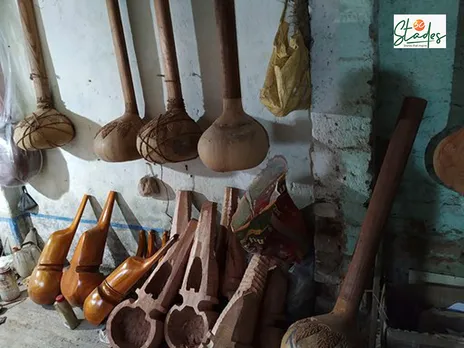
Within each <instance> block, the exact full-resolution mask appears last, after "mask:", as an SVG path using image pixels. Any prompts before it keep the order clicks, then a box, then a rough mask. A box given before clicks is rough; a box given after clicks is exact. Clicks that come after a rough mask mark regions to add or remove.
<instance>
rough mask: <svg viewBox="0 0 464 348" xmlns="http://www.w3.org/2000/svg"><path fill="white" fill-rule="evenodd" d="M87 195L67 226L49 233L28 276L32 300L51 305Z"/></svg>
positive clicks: (56, 294)
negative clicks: (37, 260)
mask: <svg viewBox="0 0 464 348" xmlns="http://www.w3.org/2000/svg"><path fill="white" fill-rule="evenodd" d="M87 200H88V196H87V195H84V197H83V198H82V201H81V205H80V206H79V209H78V211H77V214H76V216H75V217H74V220H73V222H72V224H71V226H69V227H68V228H65V229H64V230H60V231H56V232H54V233H52V234H51V235H50V237H49V238H48V240H47V243H46V244H45V247H44V248H43V250H42V253H41V254H40V258H39V262H38V263H37V266H36V267H35V269H34V271H32V274H31V276H30V278H29V283H28V287H27V292H28V294H29V297H30V298H31V300H32V301H34V302H35V303H37V304H40V305H52V304H53V303H54V302H55V298H56V296H58V295H59V294H60V293H61V291H60V282H61V277H62V275H63V266H64V262H65V260H66V256H67V255H68V251H69V248H70V247H71V243H72V240H73V238H74V235H75V234H76V230H77V227H78V226H79V222H80V221H81V218H82V214H83V213H84V209H85V205H86V203H87Z"/></svg>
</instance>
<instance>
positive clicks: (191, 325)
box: [164, 202, 219, 348]
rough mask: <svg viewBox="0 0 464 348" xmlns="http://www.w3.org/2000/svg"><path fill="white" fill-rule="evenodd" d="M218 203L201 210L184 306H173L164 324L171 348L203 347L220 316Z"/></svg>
mask: <svg viewBox="0 0 464 348" xmlns="http://www.w3.org/2000/svg"><path fill="white" fill-rule="evenodd" d="M216 215H217V210H216V203H212V202H206V203H204V204H203V206H202V207H201V212H200V219H199V221H198V227H197V229H196V231H195V239H194V242H193V246H192V251H191V252H190V257H189V261H188V264H187V269H186V271H185V275H184V281H183V283H182V287H181V289H180V290H179V294H180V295H181V296H182V304H180V305H175V306H173V307H172V308H171V309H170V311H169V313H168V315H167V316H166V322H165V325H164V336H165V339H166V343H167V344H168V346H169V347H171V348H174V347H176V348H182V347H191V348H193V347H199V346H200V344H201V342H202V341H203V338H204V337H205V336H206V334H207V333H208V331H209V330H210V329H211V328H212V327H213V325H214V323H215V322H216V319H217V317H218V315H219V314H218V313H217V312H215V311H214V308H213V306H214V305H215V304H217V303H218V299H217V297H218V287H219V279H218V277H219V274H218V266H217V262H216V258H215V256H214V244H213V243H214V241H215V238H216V228H215V224H216Z"/></svg>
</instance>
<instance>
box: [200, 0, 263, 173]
mask: <svg viewBox="0 0 464 348" xmlns="http://www.w3.org/2000/svg"><path fill="white" fill-rule="evenodd" d="M215 8H216V22H217V28H218V32H219V39H220V45H221V56H222V65H223V80H224V86H223V112H222V115H221V116H219V118H218V119H217V120H216V121H214V123H213V124H212V125H211V127H209V128H208V129H207V130H206V131H205V132H204V133H203V135H202V136H201V138H200V141H199V142H198V153H199V155H200V158H201V160H202V162H203V163H204V164H205V165H206V166H207V167H208V168H210V169H212V170H214V171H216V172H230V171H234V170H244V169H249V168H253V167H256V166H257V165H258V164H260V163H261V162H262V161H263V160H264V158H265V157H266V155H267V152H268V149H269V137H268V135H267V132H266V130H265V129H264V127H263V126H262V125H261V124H260V123H259V122H258V121H256V120H255V119H254V118H253V117H251V116H250V115H248V114H246V113H245V111H244V110H243V106H242V93H241V88H240V71H239V64H238V63H239V62H238V47H237V32H236V23H235V1H233V0H229V1H225V0H215Z"/></svg>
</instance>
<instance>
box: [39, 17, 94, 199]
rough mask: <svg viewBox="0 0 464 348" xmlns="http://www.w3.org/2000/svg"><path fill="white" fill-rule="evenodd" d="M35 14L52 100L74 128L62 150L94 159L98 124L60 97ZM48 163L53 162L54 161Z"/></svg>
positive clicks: (49, 57)
mask: <svg viewBox="0 0 464 348" xmlns="http://www.w3.org/2000/svg"><path fill="white" fill-rule="evenodd" d="M35 14H36V18H37V26H38V28H39V32H40V33H41V36H40V42H41V46H42V54H43V57H44V60H45V65H46V70H47V74H48V79H49V83H50V86H51V89H52V94H53V102H54V103H55V108H56V109H57V110H58V111H60V112H62V113H63V114H64V115H66V116H68V117H69V118H70V120H71V121H72V122H73V124H74V127H75V130H76V137H75V138H74V139H73V141H72V142H71V143H70V144H68V145H65V146H63V150H65V151H66V152H69V153H70V154H72V155H74V156H76V157H78V158H81V159H84V160H86V161H94V160H96V159H97V156H96V155H95V153H94V152H93V139H94V137H95V135H96V134H97V132H98V130H99V129H100V125H98V124H97V123H95V122H93V121H91V120H89V119H88V118H86V117H83V116H81V115H78V114H76V113H74V112H72V111H71V110H68V109H66V105H65V103H64V102H63V100H62V99H61V95H60V90H59V85H58V81H57V77H56V73H55V69H54V67H53V62H52V58H51V55H50V49H49V47H48V42H47V38H46V34H45V29H44V26H43V21H42V16H41V13H40V10H38V9H36V11H35ZM50 163H53V164H55V162H50ZM42 176H43V174H42ZM42 193H43V194H44V195H45V196H47V197H49V196H48V195H47V194H46V193H45V192H42ZM49 198H52V197H49Z"/></svg>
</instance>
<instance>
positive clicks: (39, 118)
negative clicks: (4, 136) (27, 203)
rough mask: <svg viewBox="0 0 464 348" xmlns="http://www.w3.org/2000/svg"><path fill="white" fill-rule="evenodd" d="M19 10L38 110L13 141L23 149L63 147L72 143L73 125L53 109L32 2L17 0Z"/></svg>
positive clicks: (20, 125) (17, 129) (15, 131)
mask: <svg viewBox="0 0 464 348" xmlns="http://www.w3.org/2000/svg"><path fill="white" fill-rule="evenodd" d="M18 7H19V13H20V17H21V24H22V27H23V31H24V36H25V37H26V41H27V46H28V51H29V54H28V55H29V63H30V66H31V71H32V72H31V79H32V80H33V81H34V89H35V94H36V98H37V110H36V111H34V112H33V113H32V114H31V115H29V116H27V117H26V118H25V119H24V120H22V121H21V122H19V123H18V124H17V125H16V126H15V129H14V133H13V139H14V142H15V144H16V145H17V146H18V147H19V148H21V149H23V150H29V151H34V150H45V149H52V148H56V147H60V146H63V145H66V144H67V143H69V142H70V141H71V140H73V138H74V136H75V130H74V125H73V124H72V122H71V120H70V119H69V118H67V117H66V116H65V115H63V114H62V113H60V112H58V111H57V110H55V109H54V108H53V101H52V97H51V92H50V86H49V85H48V77H47V72H46V70H45V64H44V60H43V56H42V49H41V47H40V38H39V31H38V28H37V21H36V18H35V14H34V4H33V0H18Z"/></svg>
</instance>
